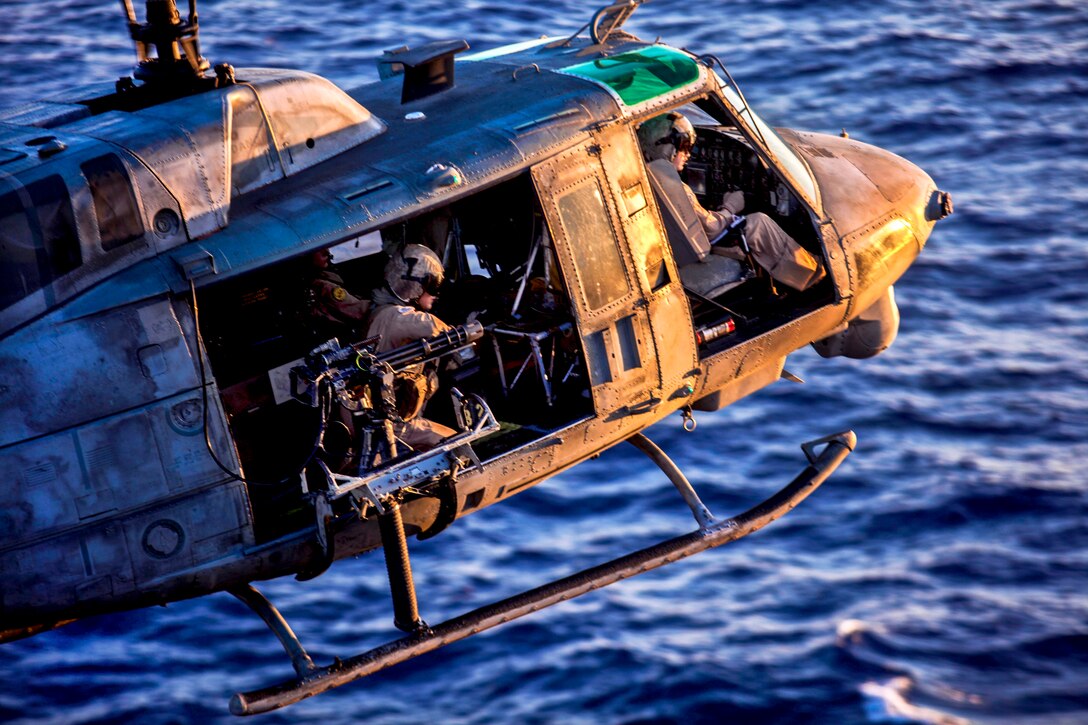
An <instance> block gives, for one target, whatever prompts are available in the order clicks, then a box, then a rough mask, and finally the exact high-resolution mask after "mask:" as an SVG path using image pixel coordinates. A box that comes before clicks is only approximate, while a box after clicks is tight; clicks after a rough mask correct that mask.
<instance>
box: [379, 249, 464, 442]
mask: <svg viewBox="0 0 1088 725" xmlns="http://www.w3.org/2000/svg"><path fill="white" fill-rule="evenodd" d="M442 278H443V270H442V262H441V261H439V259H438V256H437V255H436V254H435V253H434V252H432V251H431V250H430V249H428V248H427V247H424V246H422V245H420V244H407V245H404V246H402V247H400V248H399V249H396V250H393V252H392V254H391V256H390V258H389V262H388V263H387V264H386V265H385V286H384V287H379V288H377V289H375V290H374V292H373V293H372V295H371V298H372V300H373V302H374V306H373V308H372V309H371V311H370V323H369V326H368V328H367V337H378V338H379V340H378V344H377V352H386V351H387V350H392V349H393V348H396V347H400V346H401V345H405V344H408V343H411V342H415V341H416V340H421V339H424V338H427V337H434V336H435V335H437V334H438V333H440V332H442V331H444V330H447V329H449V325H447V324H446V323H445V322H443V321H442V320H440V319H438V317H437V316H435V315H433V314H431V307H432V306H433V305H434V303H435V300H436V299H437V298H438V288H439V286H440V285H441V284H442ZM437 387H438V379H437V376H436V375H435V374H434V372H433V371H429V370H423V369H422V368H419V369H410V370H405V371H402V372H401V373H398V380H397V407H398V408H399V409H400V415H401V417H402V418H403V419H404V421H405V422H404V423H399V424H397V425H395V426H394V429H393V432H394V433H395V434H396V436H397V438H399V439H400V440H401V441H403V442H404V443H406V444H408V445H409V446H411V447H412V448H414V449H415V450H417V451H425V450H428V449H430V448H434V447H435V446H436V445H438V444H439V443H440V442H441V441H442V440H443V439H444V438H448V437H450V436H452V435H455V434H456V431H454V430H453V429H452V428H448V427H446V426H444V425H442V424H440V423H435V422H434V421H431V420H427V419H426V418H423V417H422V416H421V415H420V413H421V412H422V410H423V407H424V406H425V405H426V403H427V401H428V400H429V399H430V397H431V396H432V395H433V394H434V392H435V390H436V389H437Z"/></svg>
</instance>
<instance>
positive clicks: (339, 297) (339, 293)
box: [332, 287, 348, 302]
mask: <svg viewBox="0 0 1088 725" xmlns="http://www.w3.org/2000/svg"><path fill="white" fill-rule="evenodd" d="M347 296H348V291H347V290H346V289H344V288H343V287H336V288H335V289H333V291H332V298H333V299H334V300H336V301H337V302H343V301H344V300H345V299H347Z"/></svg>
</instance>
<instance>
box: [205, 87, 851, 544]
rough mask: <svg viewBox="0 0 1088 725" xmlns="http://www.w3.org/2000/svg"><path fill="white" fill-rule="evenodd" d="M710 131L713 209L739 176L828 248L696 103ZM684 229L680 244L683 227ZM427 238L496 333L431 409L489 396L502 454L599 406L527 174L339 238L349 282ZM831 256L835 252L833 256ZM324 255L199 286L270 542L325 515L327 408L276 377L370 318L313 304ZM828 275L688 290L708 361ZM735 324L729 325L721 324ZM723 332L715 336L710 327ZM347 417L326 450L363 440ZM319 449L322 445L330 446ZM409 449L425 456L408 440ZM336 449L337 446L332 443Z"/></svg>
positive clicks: (739, 142) (706, 140) (777, 213)
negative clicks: (798, 287)
mask: <svg viewBox="0 0 1088 725" xmlns="http://www.w3.org/2000/svg"><path fill="white" fill-rule="evenodd" d="M684 110H685V111H690V112H691V114H692V116H693V120H694V121H695V123H696V127H697V134H698V143H697V145H696V148H695V150H694V152H693V155H692V159H691V161H690V163H689V165H688V167H687V169H685V172H684V174H683V176H684V181H685V182H686V183H687V184H689V185H690V186H691V188H692V189H693V191H695V192H696V195H697V197H698V198H699V200H700V202H701V203H702V204H703V205H704V207H706V208H710V209H714V208H717V207H718V206H719V205H720V204H721V201H722V197H723V196H724V195H725V194H726V193H727V192H728V191H731V190H733V189H742V190H743V191H744V193H745V201H746V204H745V206H746V208H745V212H746V213H751V212H754V211H763V212H764V213H767V214H768V215H770V216H772V217H773V218H774V219H775V220H776V221H777V222H778V223H779V224H780V225H781V226H782V227H783V229H785V230H786V231H787V232H788V233H789V234H790V235H791V236H793V237H794V239H795V240H797V241H798V243H799V244H801V245H802V246H803V247H805V248H806V249H808V250H809V251H810V252H812V253H813V254H814V255H815V256H816V257H817V258H818V259H825V257H824V251H823V247H822V243H821V242H820V241H819V236H818V234H817V232H816V229H815V226H814V223H813V219H812V215H811V214H810V212H809V211H808V210H807V209H806V207H805V206H804V205H802V204H801V203H799V202H798V200H797V199H796V198H795V197H794V196H793V195H792V193H791V192H790V191H789V190H788V187H787V186H786V185H785V184H783V183H782V181H781V179H780V178H779V177H778V176H777V174H776V172H775V171H774V170H773V169H771V168H769V167H768V166H767V165H766V164H765V163H764V162H763V161H762V160H761V159H760V157H759V156H758V155H757V154H756V153H755V152H754V151H753V150H752V148H751V147H750V146H749V145H748V143H747V142H746V141H745V140H744V138H743V136H741V135H740V134H739V133H738V132H737V131H736V130H735V129H731V128H728V127H722V126H720V125H711V124H714V123H715V122H714V121H713V119H711V120H710V121H709V123H708V121H707V118H708V117H706V114H700V112H699V111H698V110H697V109H693V107H688V108H685V109H684ZM670 241H672V240H671V239H670ZM402 243H422V244H424V245H426V246H428V247H430V248H431V249H433V250H434V251H435V252H436V253H437V254H438V255H439V257H440V258H441V259H442V260H443V263H444V266H445V271H446V281H445V283H444V286H443V289H442V292H441V294H440V295H439V298H438V302H437V303H436V305H435V307H434V309H433V312H434V313H435V314H436V315H437V316H438V317H439V318H441V319H442V320H444V321H445V322H447V323H448V324H450V325H457V324H462V323H464V322H465V321H467V320H471V319H475V320H478V321H480V322H481V323H483V325H484V326H485V330H486V334H485V337H484V338H483V339H481V340H480V341H479V342H477V343H476V344H475V346H474V352H475V354H474V355H472V356H471V358H470V359H468V360H464V359H462V360H459V364H458V365H457V366H456V367H454V366H451V365H446V364H440V365H439V366H438V367H439V369H438V373H439V378H440V381H441V386H440V390H439V393H438V394H436V395H434V396H433V397H432V398H431V400H430V402H429V403H428V406H427V408H426V410H425V411H424V415H425V416H426V417H427V418H428V419H431V420H434V421H436V422H439V423H442V424H445V425H448V426H450V427H454V428H456V423H455V419H454V415H453V410H452V404H451V402H450V401H451V397H450V395H449V391H450V389H452V388H454V387H456V388H457V389H458V390H459V391H460V392H461V393H466V394H467V393H472V394H475V395H478V396H480V397H481V398H483V399H484V400H485V401H486V402H487V404H488V406H489V407H490V408H491V410H492V412H493V413H494V415H495V417H496V419H497V420H498V421H499V422H500V424H501V427H500V429H499V430H498V431H497V432H495V433H493V434H491V435H489V436H488V437H486V438H484V439H482V440H480V441H478V442H477V443H476V444H474V449H475V451H476V453H477V455H478V456H479V458H480V460H481V461H485V462H486V461H487V460H489V459H493V458H495V457H497V456H500V455H502V454H504V453H507V452H509V451H511V450H513V449H515V448H517V447H519V446H522V445H525V444H528V443H531V442H532V441H534V440H537V439H539V438H542V437H545V436H547V435H549V434H551V433H553V432H555V431H557V430H559V429H562V428H564V427H567V426H569V425H571V424H573V423H575V422H577V421H579V420H582V419H584V418H586V417H588V416H591V415H592V414H593V412H594V411H593V403H592V396H591V391H590V385H591V382H590V376H589V374H588V372H587V369H586V363H585V357H584V352H583V346H582V341H581V340H580V338H579V336H578V334H577V328H576V325H575V319H574V313H573V311H572V307H571V300H570V294H569V292H568V286H567V285H566V283H565V282H564V278H563V270H562V269H561V266H560V264H559V263H558V260H557V257H556V255H555V252H554V250H553V249H552V246H551V242H550V236H549V233H548V226H547V223H546V221H545V217H544V214H543V212H542V207H541V204H540V201H539V199H538V197H537V192H536V190H535V187H534V185H533V181H532V178H531V176H530V174H529V173H528V172H525V173H522V174H521V175H519V176H517V177H515V178H513V179H510V180H508V181H506V182H504V183H501V184H499V185H496V186H493V187H491V188H488V189H485V190H483V191H480V192H478V193H476V194H474V195H472V196H470V197H468V198H465V199H461V200H458V201H455V202H453V203H451V204H450V205H448V206H446V207H443V208H440V209H438V210H436V211H432V212H429V213H426V214H423V215H421V216H417V217H415V218H412V219H408V220H406V221H398V222H396V223H394V224H392V225H390V226H387V227H385V228H383V229H381V230H380V236H379V235H375V234H371V235H368V236H366V237H363V238H360V239H354V240H348V241H346V242H344V243H342V244H340V245H338V246H336V247H334V248H333V249H332V251H333V257H334V258H333V262H334V264H335V265H336V269H337V271H338V272H339V274H340V275H341V276H342V278H343V279H344V284H345V288H346V289H348V290H349V291H350V292H351V293H352V294H354V295H355V296H357V297H360V298H365V297H368V296H369V291H370V290H372V289H374V288H376V287H379V286H381V285H382V284H383V278H382V272H383V269H384V266H385V262H386V260H387V256H386V250H392V249H395V248H396V246H397V245H399V244H402ZM825 264H826V260H825ZM312 275H313V269H312V267H311V263H310V255H308V254H307V255H302V256H300V257H298V258H295V259H291V260H287V261H285V262H281V263H278V264H275V265H270V266H267V267H265V268H262V269H260V270H257V271H255V272H252V273H250V274H247V275H243V276H240V277H238V278H234V279H230V280H227V281H225V282H221V283H218V284H216V285H214V286H210V287H208V288H207V289H206V290H202V291H201V293H200V320H201V327H202V333H203V339H204V342H205V345H206V349H207V352H208V357H209V360H210V363H211V371H210V372H211V374H213V375H214V377H215V381H216V383H217V385H218V387H219V391H220V396H221V399H222V402H223V406H224V409H225V412H226V414H227V418H228V421H229V424H230V428H231V433H232V436H233V438H234V441H235V444H236V446H237V450H238V453H239V456H240V459H241V462H242V467H243V471H244V475H245V478H246V480H247V481H248V482H249V483H250V497H251V501H252V504H253V509H254V518H255V523H256V530H257V536H258V539H259V540H269V539H272V538H275V537H277V536H280V535H283V534H285V533H287V532H289V531H291V530H294V529H297V528H299V527H302V526H310V525H312V516H313V514H312V510H311V509H309V507H307V506H304V505H303V501H302V498H301V494H300V491H301V487H300V486H299V474H300V473H301V471H302V469H303V468H305V466H306V463H307V461H308V460H310V458H311V456H312V455H314V446H315V441H316V436H317V433H318V430H319V429H320V423H321V421H320V419H319V416H320V414H319V411H318V409H316V408H313V407H310V406H308V405H306V404H304V403H302V402H299V401H298V400H294V399H291V398H290V396H286V395H284V393H283V391H282V390H276V389H275V388H274V385H273V383H272V382H271V381H272V376H270V375H269V372H270V371H272V370H274V369H281V370H283V369H285V368H289V367H290V366H291V365H292V364H295V363H296V362H297V361H299V360H300V359H301V358H302V357H303V356H305V355H306V354H307V353H308V352H309V351H311V350H313V349H314V348H316V347H317V346H318V345H320V344H321V343H323V342H325V341H326V340H328V339H330V338H332V337H336V338H337V339H338V341H339V342H340V344H342V345H343V344H348V343H352V342H358V341H361V340H363V339H364V338H365V335H366V330H365V329H360V328H351V327H349V326H347V325H339V326H337V327H338V328H339V329H333V328H330V327H329V325H328V324H327V323H323V322H320V321H318V320H316V319H315V317H314V315H313V305H314V300H313V299H312V296H311V295H312V293H311V292H310V280H311V279H312ZM833 295H834V288H833V285H832V282H831V280H830V279H825V280H823V281H821V282H820V283H818V284H817V285H815V286H814V287H812V288H810V289H809V290H806V291H804V292H796V291H793V290H782V289H775V288H774V287H773V286H772V285H771V284H770V282H769V280H768V279H767V278H766V276H764V275H760V274H758V273H756V272H755V271H753V272H752V273H751V274H750V275H748V276H746V277H745V278H744V279H743V280H742V281H741V282H740V283H739V284H737V285H735V286H733V287H732V288H731V289H728V290H727V291H725V292H723V293H722V294H720V295H718V296H717V297H715V298H713V299H708V298H705V297H702V296H700V295H696V294H689V295H688V298H689V302H690V304H691V312H692V318H693V320H694V328H693V333H692V334H693V335H696V339H697V340H699V341H700V342H699V347H698V350H699V356H700V358H705V357H707V356H710V355H713V354H715V353H717V352H720V351H722V350H725V349H728V348H730V347H732V346H734V345H737V344H740V343H742V342H744V341H746V340H749V339H752V338H754V337H756V336H758V335H760V334H763V333H765V332H767V331H769V330H771V329H774V328H776V327H779V326H781V325H783V324H785V323H787V322H789V321H790V320H792V319H795V318H796V317H798V316H799V315H801V314H804V313H805V312H808V311H811V310H813V309H816V308H817V307H819V306H822V305H824V304H827V303H828V302H830V301H831V300H832V299H833ZM730 320H731V321H732V322H733V327H734V328H735V329H733V331H731V332H729V333H726V334H721V332H720V330H721V329H722V327H723V324H722V323H725V322H727V321H730ZM709 330H717V332H716V334H712V335H706V334H704V335H702V338H703V339H700V335H699V333H700V332H703V333H706V331H709ZM350 435H351V434H350V433H348V432H346V431H343V430H339V429H337V427H336V425H335V424H333V425H331V426H330V427H329V429H328V430H326V432H325V444H326V448H335V447H336V446H338V445H339V446H345V445H350V441H347V442H344V441H343V440H340V441H339V442H337V436H340V437H341V438H343V437H350ZM319 455H320V454H319ZM404 455H411V452H408V453H406V454H404ZM331 457H335V456H331Z"/></svg>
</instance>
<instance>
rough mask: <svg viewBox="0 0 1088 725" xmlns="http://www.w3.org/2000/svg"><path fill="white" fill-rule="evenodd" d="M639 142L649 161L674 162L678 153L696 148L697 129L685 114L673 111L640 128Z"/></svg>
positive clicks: (653, 119) (654, 118)
mask: <svg viewBox="0 0 1088 725" xmlns="http://www.w3.org/2000/svg"><path fill="white" fill-rule="evenodd" d="M638 140H639V143H640V145H641V146H642V155H643V156H645V157H646V160H647V161H653V160H654V159H665V160H666V161H672V159H673V157H674V156H676V153H677V152H678V151H691V149H692V148H694V147H695V127H694V126H692V125H691V121H689V120H688V119H687V118H686V117H685V116H684V115H683V114H681V113H677V112H676V111H672V112H670V113H665V114H662V115H660V116H655V117H653V118H651V119H650V120H648V121H646V122H645V123H643V124H642V125H641V126H639V129H638Z"/></svg>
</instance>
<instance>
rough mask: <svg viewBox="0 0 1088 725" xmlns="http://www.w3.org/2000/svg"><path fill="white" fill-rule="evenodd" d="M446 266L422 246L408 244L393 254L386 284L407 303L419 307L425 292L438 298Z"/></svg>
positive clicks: (386, 275) (387, 266) (386, 271)
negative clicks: (417, 304)
mask: <svg viewBox="0 0 1088 725" xmlns="http://www.w3.org/2000/svg"><path fill="white" fill-rule="evenodd" d="M442 278H443V270H442V262H441V261H440V260H439V259H438V255H437V254H435V253H434V252H432V251H431V250H430V249H428V248H427V247H424V246H423V245H422V244H406V245H404V246H403V247H401V248H400V249H398V250H396V251H394V252H393V256H392V257H390V259H389V262H388V263H386V265H385V283H386V284H387V285H388V286H389V289H390V290H391V291H392V292H393V294H395V295H396V296H397V297H398V298H400V299H401V300H402V301H404V302H408V303H410V304H413V305H414V304H415V303H416V302H417V301H418V300H419V298H420V295H422V294H423V293H424V292H426V293H427V294H430V295H436V296H437V295H438V289H439V287H441V286H442Z"/></svg>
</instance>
